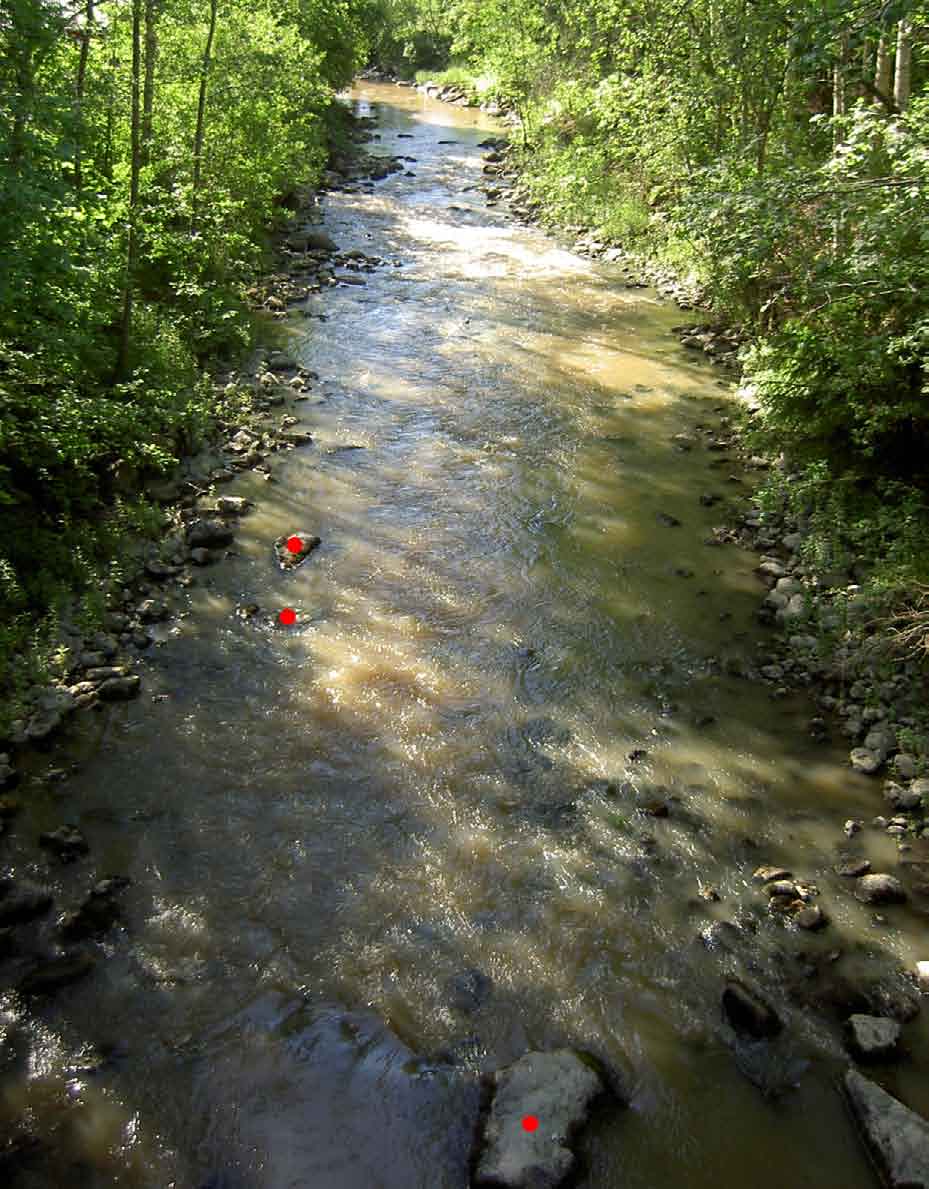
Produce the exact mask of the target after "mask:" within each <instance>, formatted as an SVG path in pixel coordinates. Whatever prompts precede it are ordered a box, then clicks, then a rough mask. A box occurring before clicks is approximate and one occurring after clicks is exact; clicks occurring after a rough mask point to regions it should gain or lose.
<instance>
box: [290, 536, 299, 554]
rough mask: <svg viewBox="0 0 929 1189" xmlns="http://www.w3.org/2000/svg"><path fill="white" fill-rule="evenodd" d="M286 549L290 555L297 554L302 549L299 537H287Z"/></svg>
mask: <svg viewBox="0 0 929 1189" xmlns="http://www.w3.org/2000/svg"><path fill="white" fill-rule="evenodd" d="M287 548H288V549H289V550H290V552H291V553H299V552H300V551H301V549H302V548H303V541H302V539H301V538H300V537H288V538H287Z"/></svg>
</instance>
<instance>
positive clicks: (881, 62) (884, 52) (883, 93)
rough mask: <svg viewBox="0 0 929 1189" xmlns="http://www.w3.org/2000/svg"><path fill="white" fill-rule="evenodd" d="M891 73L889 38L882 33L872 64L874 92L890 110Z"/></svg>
mask: <svg viewBox="0 0 929 1189" xmlns="http://www.w3.org/2000/svg"><path fill="white" fill-rule="evenodd" d="M892 78H893V72H892V70H891V59H890V37H889V35H888V34H886V33H882V34H881V36H880V40H879V41H878V43H877V55H876V58H875V63H874V90H875V91H876V92H877V95H878V98H879V99H880V101H881V103H883V104H884V106H885V107H886V108H888V110H889V108H890V102H891V93H890V92H891V83H892Z"/></svg>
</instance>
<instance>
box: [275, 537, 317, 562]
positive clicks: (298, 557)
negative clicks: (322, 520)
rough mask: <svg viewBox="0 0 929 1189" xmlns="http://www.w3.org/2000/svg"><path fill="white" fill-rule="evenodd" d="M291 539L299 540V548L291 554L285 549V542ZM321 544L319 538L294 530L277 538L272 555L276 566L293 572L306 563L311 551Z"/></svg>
mask: <svg viewBox="0 0 929 1189" xmlns="http://www.w3.org/2000/svg"><path fill="white" fill-rule="evenodd" d="M292 537H297V538H299V540H300V542H301V547H300V549H299V550H298V551H297V552H296V553H291V551H290V549H288V547H287V542H288V541H289V540H290V539H291V538H292ZM321 543H322V542H321V540H320V538H319V537H317V536H315V535H314V534H313V533H310V532H307V531H306V530H305V529H296V530H295V531H293V532H290V533H287V534H285V535H284V536H282V537H278V538H277V540H276V541H275V542H274V555H275V557H276V558H277V564H278V565H279V566H280V567H281V569H282V570H295V569H296V568H297V566H299V565H302V564H303V562H305V561H306V559H307V558H308V557H309V556H310V554H311V553H312V552H313V550H314V549H316V548H318V546H319V545H320V544H321Z"/></svg>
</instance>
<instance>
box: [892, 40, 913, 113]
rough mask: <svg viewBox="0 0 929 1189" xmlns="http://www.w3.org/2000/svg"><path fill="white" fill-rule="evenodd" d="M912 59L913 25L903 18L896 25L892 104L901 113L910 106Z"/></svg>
mask: <svg viewBox="0 0 929 1189" xmlns="http://www.w3.org/2000/svg"><path fill="white" fill-rule="evenodd" d="M912 59H913V24H912V22H911V21H910V20H909V19H908V18H907V17H904V18H903V19H902V20H901V21H900V23H899V24H898V25H897V70H896V73H895V75H894V103H895V104H896V107H897V111H900V112H903V111H906V109H907V108H908V107H909V104H910V78H911V73H910V71H911V66H912Z"/></svg>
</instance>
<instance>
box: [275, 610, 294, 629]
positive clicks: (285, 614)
mask: <svg viewBox="0 0 929 1189" xmlns="http://www.w3.org/2000/svg"><path fill="white" fill-rule="evenodd" d="M278 619H279V620H280V621H281V623H283V624H285V625H286V626H287V627H289V626H290V625H291V624H292V623H296V622H297V612H296V611H295V610H294V609H293V607H285V608H284V610H283V611H282V612H281V613H280V615H279V616H278Z"/></svg>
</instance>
